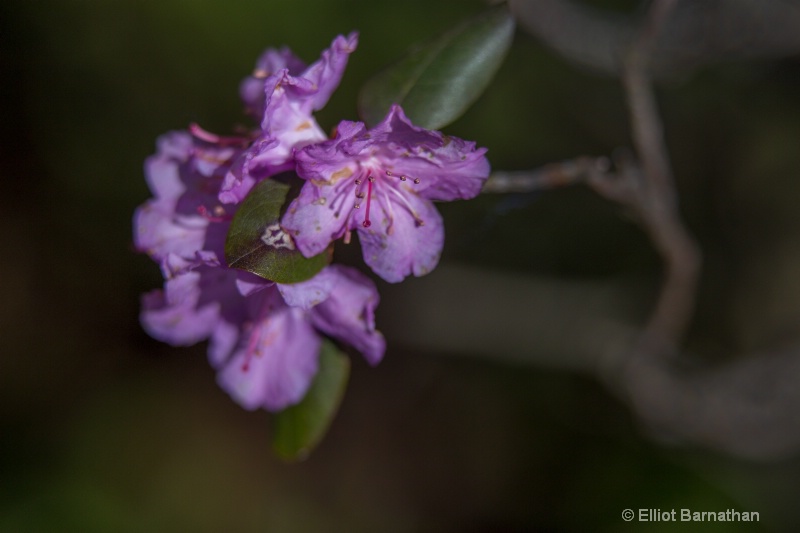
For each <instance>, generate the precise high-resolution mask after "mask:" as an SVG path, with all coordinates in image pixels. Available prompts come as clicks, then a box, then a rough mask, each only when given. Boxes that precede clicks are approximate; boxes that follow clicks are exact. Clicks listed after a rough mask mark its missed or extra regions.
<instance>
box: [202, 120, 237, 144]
mask: <svg viewBox="0 0 800 533" xmlns="http://www.w3.org/2000/svg"><path fill="white" fill-rule="evenodd" d="M189 133H191V134H192V135H194V136H195V137H197V138H198V139H200V140H201V141H206V142H208V143H211V144H218V145H220V146H237V145H238V146H246V145H247V144H248V143H249V142H250V140H249V139H248V138H247V137H223V136H221V135H217V134H216V133H211V132H210V131H207V130H204V129H203V128H201V127H200V125H198V124H197V123H196V122H192V123H191V124H189Z"/></svg>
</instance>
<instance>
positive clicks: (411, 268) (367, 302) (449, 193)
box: [134, 34, 489, 411]
mask: <svg viewBox="0 0 800 533" xmlns="http://www.w3.org/2000/svg"><path fill="white" fill-rule="evenodd" d="M356 45H357V35H356V34H351V35H349V36H347V37H344V36H339V37H337V38H336V39H334V41H333V43H332V45H331V47H330V48H329V49H327V50H325V51H324V52H323V53H322V55H321V57H320V59H319V60H318V61H317V62H315V63H313V64H311V65H309V66H306V65H305V64H304V63H303V62H302V61H301V60H300V59H298V58H297V57H296V56H294V55H293V54H292V52H291V51H289V50H288V49H285V48H284V49H281V50H273V49H270V50H267V51H266V52H265V53H264V54H263V55H262V56H261V57H260V58H259V59H258V61H257V63H256V68H255V70H254V72H253V74H252V75H251V76H249V77H247V78H246V79H245V80H244V81H243V82H242V84H241V87H240V95H241V98H242V100H243V102H244V104H245V108H246V112H247V113H248V114H249V115H251V116H252V117H254V118H255V119H256V120H260V127H259V128H258V129H256V130H254V131H252V132H250V133H248V134H246V135H242V136H235V137H221V136H218V135H215V134H212V133H209V132H207V131H205V130H203V129H201V128H200V127H199V126H196V125H192V126H190V127H189V129H188V131H179V132H172V133H169V134H166V135H164V136H163V137H161V138H160V139H159V141H158V150H157V153H156V154H155V155H153V156H151V157H150V158H149V159H148V160H147V162H146V164H145V176H146V179H147V183H148V185H149V187H150V190H151V192H152V194H153V198H151V199H150V200H148V201H147V202H146V203H144V204H143V205H142V206H140V207H139V208H138V209H137V211H136V213H135V215H134V240H135V245H136V247H137V249H138V250H140V251H143V252H145V253H147V254H148V255H149V256H150V257H151V258H153V260H155V261H156V262H158V263H159V265H160V267H161V270H162V273H163V275H164V279H165V283H164V287H163V290H158V291H154V292H152V293H149V294H146V295H145V296H144V297H143V300H142V305H143V310H142V315H141V320H142V324H143V325H144V327H145V329H146V330H147V331H148V333H149V334H150V335H152V336H153V337H155V338H157V339H159V340H162V341H164V342H168V343H170V344H172V345H190V344H194V343H196V342H199V341H203V340H208V341H209V348H208V353H209V360H210V362H211V364H212V365H213V367H214V368H215V369H216V370H217V372H218V382H219V384H220V386H221V387H222V388H223V389H224V390H226V391H227V392H228V393H229V394H230V395H231V396H232V397H233V398H234V399H235V400H236V401H237V402H238V403H240V404H241V405H242V406H244V407H245V408H248V409H257V408H264V409H267V410H271V411H278V410H281V409H283V408H285V407H287V406H289V405H292V404H294V403H297V402H298V401H300V399H302V398H303V396H304V395H305V393H306V391H307V390H308V388H309V386H310V383H311V381H312V379H313V377H314V375H315V374H316V372H317V366H318V358H319V351H320V346H321V343H322V341H323V338H324V337H330V338H332V339H334V340H336V341H338V342H341V343H343V344H346V345H349V346H352V347H353V348H355V349H356V350H358V351H359V352H361V353H362V354H363V356H364V357H365V358H366V360H367V361H368V362H369V363H371V364H377V363H378V362H379V361H380V360H381V358H382V357H383V353H384V350H385V342H384V339H383V336H382V335H381V334H380V332H378V331H377V330H376V329H375V320H374V312H375V308H376V306H377V304H378V300H379V297H378V292H377V289H376V287H375V285H374V283H373V282H372V281H371V280H370V279H369V278H367V277H366V276H365V275H363V274H361V273H360V272H358V271H357V270H355V269H352V268H350V267H345V266H341V265H329V266H327V267H325V268H323V269H322V270H321V271H320V272H319V273H318V274H316V275H315V276H314V277H312V278H311V279H308V280H305V281H300V282H298V283H291V284H281V283H275V282H273V281H271V280H267V279H264V278H263V277H259V276H257V275H255V274H252V273H250V272H246V271H244V270H239V269H236V268H230V267H229V266H228V264H227V262H226V259H225V242H226V238H227V235H228V231H229V228H230V227H231V222H232V220H233V217H234V215H235V214H236V212H237V210H238V209H239V207H240V204H241V203H242V202H243V201H244V199H245V198H246V197H247V195H248V193H249V192H250V191H251V190H252V189H253V188H254V187H255V186H256V185H257V184H258V183H259V182H261V181H264V180H267V179H271V178H273V177H274V176H275V175H276V174H279V173H281V172H285V171H287V170H291V171H294V172H295V173H296V175H297V176H299V178H301V179H303V180H305V181H304V184H303V186H302V189H301V191H300V193H299V195H298V196H297V197H296V198H295V199H294V200H292V202H291V204H290V205H289V206H288V209H286V213H285V215H284V217H283V219H282V220H281V224H280V226H276V227H275V228H271V231H272V232H273V233H272V234H271V235H272V236H273V237H275V239H274V243H273V244H275V245H276V246H278V245H280V243H278V241H280V242H281V243H285V242H288V243H289V246H290V247H291V248H295V247H296V249H297V250H299V252H300V253H302V255H304V256H306V257H311V256H314V255H316V254H319V253H320V252H322V251H324V250H326V249H327V248H329V246H330V244H331V242H332V241H334V240H337V239H339V238H341V237H344V239H345V241H346V242H349V241H350V239H351V233H352V231H353V230H356V231H357V232H358V235H359V239H360V242H361V246H362V250H363V254H364V260H365V262H366V263H367V264H368V265H369V266H370V267H371V268H372V269H373V271H374V272H375V273H376V274H377V275H378V276H380V277H382V278H383V279H384V280H386V281H389V282H398V281H401V280H402V279H404V278H405V277H406V276H408V275H410V274H412V273H413V274H414V275H417V276H419V275H422V274H425V273H427V272H429V271H430V270H432V269H433V268H434V267H435V266H436V264H437V262H438V259H439V254H440V252H441V249H442V246H443V242H444V230H443V226H442V220H441V217H440V215H439V214H438V212H437V211H436V209H435V208H434V207H433V204H432V201H433V200H453V199H457V198H470V197H473V196H475V195H476V194H478V192H479V191H480V188H481V186H482V183H483V181H484V180H485V179H486V178H487V176H488V173H489V165H488V162H487V160H486V158H485V156H484V153H485V149H478V148H476V147H475V145H474V144H473V143H469V142H465V141H463V140H461V139H457V138H454V137H448V136H445V135H443V134H441V133H439V132H435V131H428V130H425V129H422V128H419V127H416V126H414V125H413V124H412V123H411V122H410V121H409V119H408V118H407V117H406V116H405V115H404V114H403V111H402V109H401V108H400V107H398V106H394V107H392V109H391V110H390V112H389V114H388V115H387V117H386V118H385V119H384V120H383V121H382V122H381V123H380V124H378V125H377V126H376V127H374V128H372V129H368V128H367V127H366V126H365V125H364V124H362V123H357V122H348V121H343V122H341V123H340V124H339V125H338V126H337V127H336V130H335V134H334V135H333V136H332V138H330V139H328V137H327V136H326V135H325V133H324V132H323V130H322V129H321V128H320V126H319V125H318V124H317V122H316V120H315V119H314V116H313V112H314V111H316V110H319V109H321V108H322V107H323V106H324V105H325V104H326V103H327V101H328V99H329V98H330V96H331V94H332V93H333V91H334V90H335V88H336V87H337V86H338V84H339V81H340V80H341V77H342V74H343V72H344V69H345V66H346V64H347V61H348V57H349V55H350V53H351V52H353V51H354V50H355V48H356ZM270 242H272V241H270Z"/></svg>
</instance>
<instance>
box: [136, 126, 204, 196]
mask: <svg viewBox="0 0 800 533" xmlns="http://www.w3.org/2000/svg"><path fill="white" fill-rule="evenodd" d="M192 145H193V140H192V136H191V135H189V134H188V133H187V132H185V131H172V132H169V133H166V134H164V135H162V136H161V137H159V138H158V141H156V146H157V150H156V153H155V154H154V155H151V156H150V157H148V158H147V160H146V161H145V163H144V175H145V179H146V181H147V185H148V186H149V187H150V191H151V192H152V193H153V195H154V196H155V197H156V198H161V199H169V200H177V199H178V197H179V196H180V195H181V194H183V192H184V191H185V190H186V186H185V184H184V183H183V181H182V180H181V165H182V164H183V163H185V162H186V161H187V160H188V159H189V156H190V154H191V151H192Z"/></svg>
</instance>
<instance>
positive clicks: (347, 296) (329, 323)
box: [310, 265, 386, 365]
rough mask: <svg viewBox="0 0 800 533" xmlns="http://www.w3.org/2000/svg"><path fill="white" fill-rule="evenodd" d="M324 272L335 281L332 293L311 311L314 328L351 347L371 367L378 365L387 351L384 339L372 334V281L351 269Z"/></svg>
mask: <svg viewBox="0 0 800 533" xmlns="http://www.w3.org/2000/svg"><path fill="white" fill-rule="evenodd" d="M326 271H328V275H329V276H330V277H332V278H333V279H334V284H333V290H332V291H331V293H330V296H329V297H328V298H327V299H326V300H325V301H323V302H322V303H320V304H319V305H317V306H316V307H314V308H313V309H312V310H311V313H310V316H311V320H312V322H313V323H314V326H315V327H316V328H317V329H318V330H320V331H322V332H323V333H325V334H327V335H330V336H331V337H333V338H335V339H338V340H340V341H342V342H344V343H346V344H349V345H351V346H352V347H354V348H355V349H356V350H358V351H359V352H361V354H362V355H363V356H364V358H365V359H366V360H367V361H368V362H369V363H370V364H372V365H375V364H378V362H380V360H381V359H382V358H383V353H384V351H385V350H386V341H385V340H384V338H383V335H382V334H381V333H380V332H379V331H376V330H375V308H376V307H377V306H378V302H379V301H380V297H379V296H378V289H377V288H375V284H374V283H373V282H372V280H371V279H369V278H368V277H366V276H365V275H364V274H362V273H361V272H359V271H357V270H355V269H353V268H348V267H344V266H340V265H333V266H330V267H328V268H327V269H326Z"/></svg>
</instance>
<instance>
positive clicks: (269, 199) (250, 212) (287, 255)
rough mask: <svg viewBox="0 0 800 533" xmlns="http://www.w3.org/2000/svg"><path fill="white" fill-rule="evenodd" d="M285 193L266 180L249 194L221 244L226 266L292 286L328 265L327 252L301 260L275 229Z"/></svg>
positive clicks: (277, 184) (283, 188)
mask: <svg viewBox="0 0 800 533" xmlns="http://www.w3.org/2000/svg"><path fill="white" fill-rule="evenodd" d="M289 189H290V187H289V186H288V185H286V184H284V183H280V182H278V181H274V180H266V181H262V182H261V183H259V184H258V185H256V186H255V187H254V188H253V190H252V191H250V194H248V195H247V198H245V199H244V202H242V205H241V206H240V207H239V210H238V211H237V212H236V215H235V216H234V217H233V222H232V223H231V227H230V229H229V230H228V237H227V239H226V240H225V259H226V260H227V262H228V265H229V266H231V267H233V268H240V269H242V270H247V271H248V272H252V273H253V274H256V275H258V276H261V277H262V278H266V279H270V280H272V281H276V282H278V283H296V282H298V281H304V280H307V279H309V278H311V277H313V276H314V275H315V274H316V273H317V272H319V271H320V270H322V269H323V268H324V267H325V265H327V264H328V263H329V262H330V254H329V253H328V252H322V253H321V254H319V255H315V256H314V257H311V258H305V257H303V254H301V253H300V252H299V251H298V250H296V249H295V248H294V244H293V243H292V241H291V239H290V238H289V236H288V235H287V234H286V233H285V232H284V231H283V230H282V229H281V228H280V226H279V225H278V221H279V220H280V216H281V208H282V207H283V204H284V203H285V202H286V195H287V194H288V193H289Z"/></svg>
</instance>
